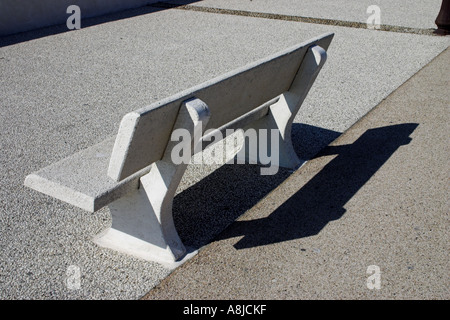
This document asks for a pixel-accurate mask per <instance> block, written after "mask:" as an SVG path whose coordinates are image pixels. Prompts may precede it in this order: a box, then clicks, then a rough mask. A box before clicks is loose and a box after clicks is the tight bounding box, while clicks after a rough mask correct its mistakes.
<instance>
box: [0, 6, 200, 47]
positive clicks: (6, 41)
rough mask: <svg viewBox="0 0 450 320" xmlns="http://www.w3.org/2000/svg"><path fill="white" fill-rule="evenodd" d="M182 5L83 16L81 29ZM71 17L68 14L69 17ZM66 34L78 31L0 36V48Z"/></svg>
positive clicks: (57, 28) (63, 26)
mask: <svg viewBox="0 0 450 320" xmlns="http://www.w3.org/2000/svg"><path fill="white" fill-rule="evenodd" d="M198 1H199V0H185V1H183V2H185V4H190V3H194V2H198ZM177 5H181V4H172V5H170V6H169V5H164V4H163V3H152V4H149V5H147V6H144V7H139V8H135V9H128V10H124V11H120V12H115V13H109V14H105V15H101V16H98V17H91V18H84V19H83V16H81V28H82V29H84V28H89V27H92V26H96V25H99V24H103V23H108V22H112V21H116V20H122V19H129V18H133V17H136V16H140V15H144V14H149V13H154V12H158V11H162V10H167V9H171V8H174V7H176V6H177ZM69 16H70V15H69V14H67V17H69ZM64 32H76V30H68V29H67V26H66V24H59V25H54V26H49V27H44V28H40V29H36V30H31V31H26V32H21V33H17V34H13V35H8V36H0V48H1V47H6V46H10V45H13V44H17V43H20V42H25V41H29V40H34V39H39V38H43V37H47V36H51V35H55V34H59V33H64Z"/></svg>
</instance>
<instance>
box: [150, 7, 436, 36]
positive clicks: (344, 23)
mask: <svg viewBox="0 0 450 320" xmlns="http://www.w3.org/2000/svg"><path fill="white" fill-rule="evenodd" d="M149 6H152V7H155V8H162V9H179V10H188V11H199V12H207V13H217V14H226V15H235V16H243V17H253V18H264V19H273V20H283V21H295V22H305V23H315V24H325V25H331V26H339V27H350V28H359V29H367V24H366V23H364V22H354V21H342V20H334V19H324V18H310V17H302V16H291V15H285V14H274V13H263V12H253V11H243V10H233V9H220V8H211V7H202V6H193V5H179V4H173V3H167V2H157V3H153V4H150V5H149ZM376 30H377V31H390V32H399V33H412V34H422V35H439V34H437V33H436V30H435V29H421V28H411V27H401V26H392V25H385V24H381V25H380V28H379V29H376Z"/></svg>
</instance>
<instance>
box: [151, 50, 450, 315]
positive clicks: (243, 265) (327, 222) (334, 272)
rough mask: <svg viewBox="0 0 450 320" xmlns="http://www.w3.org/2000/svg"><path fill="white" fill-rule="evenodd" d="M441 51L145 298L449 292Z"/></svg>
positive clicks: (444, 61) (394, 296)
mask: <svg viewBox="0 0 450 320" xmlns="http://www.w3.org/2000/svg"><path fill="white" fill-rule="evenodd" d="M449 59H450V50H449V49H447V50H446V51H445V52H444V53H443V54H442V55H440V56H439V57H438V58H436V60H434V61H433V62H432V63H431V64H430V65H428V66H427V67H425V68H424V69H423V70H421V71H420V72H419V73H418V74H416V75H415V76H414V77H413V78H411V79H410V80H408V81H407V82H406V83H405V84H404V85H402V86H401V87H400V88H399V89H398V90H397V91H395V92H394V93H393V94H392V95H390V96H389V97H388V98H386V99H385V100H384V101H383V102H382V103H381V104H380V105H378V106H377V107H376V109H374V110H372V111H371V112H370V113H369V114H368V115H367V116H366V117H364V118H363V119H362V120H361V121H359V122H358V123H356V124H355V125H354V126H352V127H351V128H350V129H349V130H348V131H347V132H345V133H344V134H343V135H342V136H341V137H339V138H338V139H337V140H336V141H334V142H333V143H332V144H331V145H330V146H329V147H327V148H325V149H324V150H323V151H322V152H321V153H320V154H319V155H318V157H316V158H315V159H313V160H311V161H309V162H308V163H307V164H306V165H305V166H303V167H302V168H300V169H299V170H298V171H296V172H295V173H294V174H293V175H292V176H291V177H289V179H287V180H286V181H285V182H284V183H282V184H281V185H280V186H279V187H278V188H277V189H276V190H274V191H273V192H271V193H270V194H269V195H268V196H267V197H266V198H264V199H263V200H262V201H260V202H259V203H258V204H257V205H255V206H254V207H253V208H252V209H250V210H249V211H248V212H247V213H246V214H245V215H243V216H242V217H241V218H240V219H238V221H236V222H235V223H233V224H232V225H231V226H230V227H229V228H227V229H226V230H225V231H224V232H222V233H221V234H220V235H219V236H217V238H216V241H215V242H213V243H211V244H210V245H209V246H207V247H206V248H205V249H203V250H202V251H201V252H200V253H199V254H198V255H197V256H196V257H195V258H193V259H192V260H190V261H189V262H187V263H186V264H185V265H183V266H182V267H180V268H179V269H177V270H175V272H174V273H172V274H171V275H170V276H169V277H167V278H166V279H165V280H164V281H163V282H162V283H161V284H160V285H158V286H157V287H156V288H155V289H153V290H152V291H150V292H149V294H148V295H146V296H145V297H144V299H151V300H162V299H174V300H184V299H187V300H202V299H207V300H208V299H209V300H228V299H233V300H234V299H235V300H241V299H242V300H247V299H248V300H251V299H257V300H264V299H269V300H307V299H319V300H323V299H325V300H328V299H331V300H341V299H351V300H360V299H364V300H366V299H367V300H372V299H373V300H376V299H382V300H448V299H449V298H450V291H449V285H450V283H449V277H448V275H447V274H448V269H449V267H450V263H449V259H448V252H449V250H450V245H449V242H448V235H449V232H450V223H449V212H450V206H449V202H448V193H449V185H448V179H449V170H448V169H449V159H448V152H449V147H450V145H449V140H448V132H449V129H450V126H449V123H450V117H449V112H448V107H449V101H450V92H449V91H448V90H447V88H448V86H449V85H450V78H449V76H448V74H449V72H450V66H449V64H448V61H449ZM269 306H270V304H269Z"/></svg>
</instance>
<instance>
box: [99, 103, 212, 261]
mask: <svg viewBox="0 0 450 320" xmlns="http://www.w3.org/2000/svg"><path fill="white" fill-rule="evenodd" d="M208 120H209V110H208V107H207V106H206V104H205V103H203V102H202V101H201V100H199V99H191V100H189V101H187V102H185V103H183V104H182V106H181V109H180V112H179V115H178V118H177V122H176V124H175V127H174V129H177V128H183V129H186V130H188V132H189V133H191V137H192V140H190V141H183V143H186V144H188V145H190V146H192V145H193V144H195V142H196V141H194V139H195V136H196V135H195V134H193V133H194V132H195V130H203V129H204V127H205V125H206V123H207V121H208ZM200 137H201V135H200ZM200 137H199V138H200ZM175 145H176V143H174V142H172V141H170V142H169V144H168V146H167V148H166V151H165V154H164V156H163V158H162V159H161V160H159V161H157V162H155V163H154V164H153V165H152V168H151V170H150V172H149V173H148V174H146V175H145V176H143V177H141V178H140V187H139V189H138V190H136V191H135V192H133V193H131V194H129V195H127V196H125V197H123V198H120V199H118V200H116V201H114V202H113V203H111V204H110V205H109V206H108V207H109V209H110V212H111V216H112V226H111V228H109V229H108V230H106V232H104V233H103V234H101V235H99V236H98V237H97V238H96V239H94V242H96V243H97V244H98V245H100V246H102V247H107V248H110V249H114V250H117V251H120V252H124V253H127V254H130V255H133V256H136V257H139V258H142V259H145V260H149V261H156V262H159V263H162V264H164V265H166V266H167V267H169V268H172V267H176V266H178V265H179V264H181V263H182V262H184V261H185V260H186V259H188V258H189V257H190V256H191V255H193V254H195V252H192V253H187V250H186V248H185V247H184V245H183V243H182V241H181V239H180V237H179V236H178V233H177V231H176V228H175V225H174V221H173V217H172V202H173V198H174V196H175V193H176V191H177V188H178V185H179V183H180V181H181V179H182V177H183V174H184V172H185V170H186V168H187V166H188V162H181V163H179V164H175V163H174V162H173V161H172V158H171V152H172V149H173V147H174V146H175ZM192 149H193V148H192ZM192 149H191V150H192ZM192 151H193V150H192Z"/></svg>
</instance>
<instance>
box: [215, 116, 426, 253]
mask: <svg viewBox="0 0 450 320" xmlns="http://www.w3.org/2000/svg"><path fill="white" fill-rule="evenodd" d="M417 126H418V124H415V123H407V124H399V125H392V126H387V127H380V128H374V129H369V130H367V131H366V132H365V133H364V134H363V135H361V136H360V137H359V138H358V140H356V141H355V142H354V143H353V144H350V145H342V146H329V147H326V148H325V149H323V150H322V151H321V152H320V153H319V154H318V155H317V157H321V156H325V155H333V154H337V156H336V157H335V158H334V159H333V160H331V161H330V162H329V163H328V164H327V165H326V166H325V167H324V168H323V169H322V170H321V171H320V172H319V173H317V174H316V175H315V176H314V177H313V178H312V179H311V180H310V181H308V182H307V183H306V184H305V185H304V186H303V187H301V189H299V190H298V191H297V192H296V193H295V194H294V195H293V196H292V197H290V198H289V199H288V200H287V201H285V202H284V203H283V204H281V205H280V206H279V207H278V208H277V209H276V210H275V211H273V212H272V213H271V214H270V215H269V216H267V217H265V218H261V219H255V220H250V221H236V222H235V223H234V224H233V225H232V226H230V227H229V228H228V229H227V230H225V231H224V232H223V233H221V234H220V235H219V236H218V240H220V239H228V238H231V237H237V236H244V237H243V238H241V239H240V240H239V241H238V242H237V243H236V244H235V245H234V246H235V248H236V249H244V248H251V247H255V246H263V245H267V244H273V243H279V242H283V241H288V240H293V239H299V238H303V237H309V236H312V235H316V234H318V233H319V232H320V231H321V230H322V229H323V228H324V227H325V226H326V225H327V223H328V222H330V221H332V220H336V219H339V218H341V217H342V215H343V214H344V213H345V211H346V210H345V208H344V205H345V204H346V203H347V202H348V201H349V200H350V199H351V198H352V197H353V196H354V195H355V194H356V192H358V190H359V189H360V188H361V187H363V186H364V184H365V183H366V182H367V181H369V179H370V178H371V177H372V176H373V175H374V174H375V173H376V172H377V170H378V169H380V168H381V166H382V165H383V164H384V163H385V162H386V161H387V160H388V159H389V158H390V157H391V156H392V155H393V154H394V153H395V151H396V150H397V149H398V148H399V147H400V146H402V145H406V144H408V143H409V142H410V141H411V138H409V135H410V134H411V133H412V132H413V131H414V130H415V129H416V127H417ZM255 187H256V185H255V186H254V188H255ZM241 192H243V193H246V192H247V191H246V190H242V191H241ZM375 201H376V199H375Z"/></svg>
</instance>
